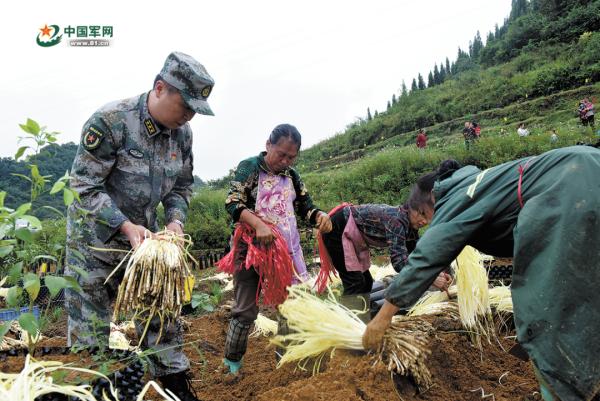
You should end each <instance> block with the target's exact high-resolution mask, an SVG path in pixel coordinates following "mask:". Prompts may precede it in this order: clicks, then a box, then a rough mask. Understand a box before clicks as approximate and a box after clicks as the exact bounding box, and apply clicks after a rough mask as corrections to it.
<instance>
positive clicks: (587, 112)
mask: <svg viewBox="0 0 600 401" xmlns="http://www.w3.org/2000/svg"><path fill="white" fill-rule="evenodd" d="M581 102H582V104H583V109H582V110H581V111H580V115H581V114H583V117H582V118H581V123H582V124H583V125H584V126H588V125H589V126H590V127H592V129H593V128H595V126H596V125H595V122H594V104H593V103H592V102H590V100H589V99H588V98H587V97H586V98H583V100H582V101H581Z"/></svg>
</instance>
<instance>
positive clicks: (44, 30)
mask: <svg viewBox="0 0 600 401" xmlns="http://www.w3.org/2000/svg"><path fill="white" fill-rule="evenodd" d="M51 30H52V28H48V24H44V27H43V28H40V31H42V36H48V37H50V31H51Z"/></svg>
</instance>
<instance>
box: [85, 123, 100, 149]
mask: <svg viewBox="0 0 600 401" xmlns="http://www.w3.org/2000/svg"><path fill="white" fill-rule="evenodd" d="M103 139H104V132H102V130H101V129H100V128H99V127H98V126H96V125H94V124H92V125H90V127H89V128H88V129H87V131H85V134H83V139H82V140H81V144H82V145H83V147H84V148H86V149H87V150H93V149H96V148H97V147H98V146H100V143H101V142H102V140H103Z"/></svg>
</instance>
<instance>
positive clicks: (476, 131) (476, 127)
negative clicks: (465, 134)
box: [471, 121, 481, 139]
mask: <svg viewBox="0 0 600 401" xmlns="http://www.w3.org/2000/svg"><path fill="white" fill-rule="evenodd" d="M471 127H472V128H473V133H474V134H475V139H479V137H481V126H479V124H478V123H477V122H475V121H473V122H471Z"/></svg>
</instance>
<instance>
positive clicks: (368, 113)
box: [367, 107, 373, 121]
mask: <svg viewBox="0 0 600 401" xmlns="http://www.w3.org/2000/svg"><path fill="white" fill-rule="evenodd" d="M372 119H373V116H371V109H370V108H368V107H367V121H371V120H372Z"/></svg>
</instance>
